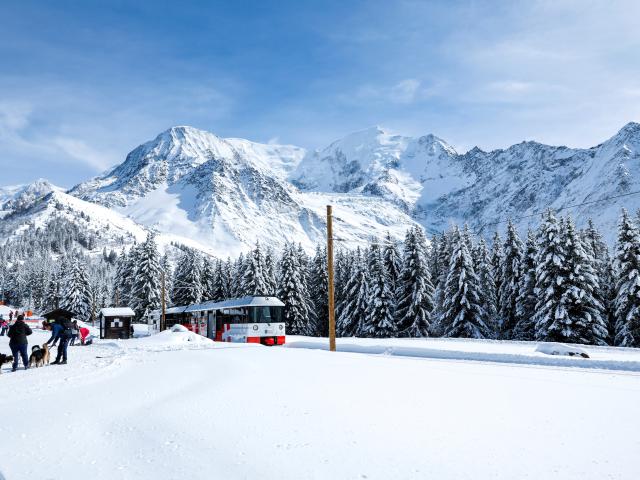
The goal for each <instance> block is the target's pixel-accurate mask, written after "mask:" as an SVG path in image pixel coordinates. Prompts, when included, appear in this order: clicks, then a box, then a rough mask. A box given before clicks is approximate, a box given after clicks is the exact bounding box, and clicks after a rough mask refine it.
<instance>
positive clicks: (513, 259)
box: [498, 220, 522, 339]
mask: <svg viewBox="0 0 640 480" xmlns="http://www.w3.org/2000/svg"><path fill="white" fill-rule="evenodd" d="M502 251H503V255H502V273H501V275H500V281H501V285H500V310H499V312H498V314H499V317H500V337H501V338H504V339H510V338H512V335H513V329H514V328H515V326H516V323H517V313H516V304H517V300H518V288H519V287H520V277H521V273H520V262H521V261H522V242H521V241H520V237H518V232H516V228H515V227H514V225H513V223H511V220H509V221H508V223H507V237H506V239H505V241H504V245H503V250H502Z"/></svg>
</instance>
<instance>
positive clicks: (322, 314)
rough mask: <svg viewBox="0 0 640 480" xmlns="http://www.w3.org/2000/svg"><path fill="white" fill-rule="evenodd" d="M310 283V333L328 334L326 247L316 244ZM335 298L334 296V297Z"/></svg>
mask: <svg viewBox="0 0 640 480" xmlns="http://www.w3.org/2000/svg"><path fill="white" fill-rule="evenodd" d="M310 279H311V283H310V284H309V291H310V294H311V302H312V304H313V312H314V317H315V331H314V332H310V334H312V335H317V336H328V335H329V279H328V274H327V249H326V247H320V245H318V246H316V252H315V255H314V256H313V259H312V261H311V274H310ZM334 300H335V298H334Z"/></svg>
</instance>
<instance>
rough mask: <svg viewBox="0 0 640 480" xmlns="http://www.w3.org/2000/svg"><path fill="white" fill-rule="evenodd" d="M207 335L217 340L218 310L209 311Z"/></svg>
mask: <svg viewBox="0 0 640 480" xmlns="http://www.w3.org/2000/svg"><path fill="white" fill-rule="evenodd" d="M207 337H208V338H210V339H212V340H215V339H216V312H215V310H214V311H213V312H208V315H207Z"/></svg>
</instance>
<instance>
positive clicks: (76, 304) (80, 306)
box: [60, 256, 91, 321]
mask: <svg viewBox="0 0 640 480" xmlns="http://www.w3.org/2000/svg"><path fill="white" fill-rule="evenodd" d="M62 292H63V293H62V299H61V301H60V308H63V309H65V310H68V311H70V312H73V313H74V314H75V315H76V316H77V317H79V318H80V319H82V320H85V321H88V320H89V314H90V304H91V298H90V292H89V279H88V277H87V270H86V265H85V262H84V260H83V259H81V258H80V257H79V256H76V258H75V259H74V260H73V261H72V263H71V266H70V269H69V271H68V272H67V277H66V278H65V279H64V287H63V291H62Z"/></svg>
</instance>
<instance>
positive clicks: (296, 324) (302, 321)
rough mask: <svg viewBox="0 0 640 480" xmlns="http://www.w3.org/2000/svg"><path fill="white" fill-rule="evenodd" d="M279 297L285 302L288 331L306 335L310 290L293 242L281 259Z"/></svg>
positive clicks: (284, 251)
mask: <svg viewBox="0 0 640 480" xmlns="http://www.w3.org/2000/svg"><path fill="white" fill-rule="evenodd" d="M278 283H279V286H278V298H280V300H282V302H284V305H285V306H284V314H283V316H284V321H285V324H286V328H287V332H288V333H291V334H294V335H304V334H306V333H307V332H308V324H309V308H308V301H307V296H308V292H305V291H303V289H304V288H305V287H306V285H305V284H304V281H303V272H302V268H301V263H300V259H299V257H298V251H297V249H296V247H295V245H293V244H288V245H286V246H285V247H284V250H283V252H282V259H281V260H280V277H279V282H278Z"/></svg>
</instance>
